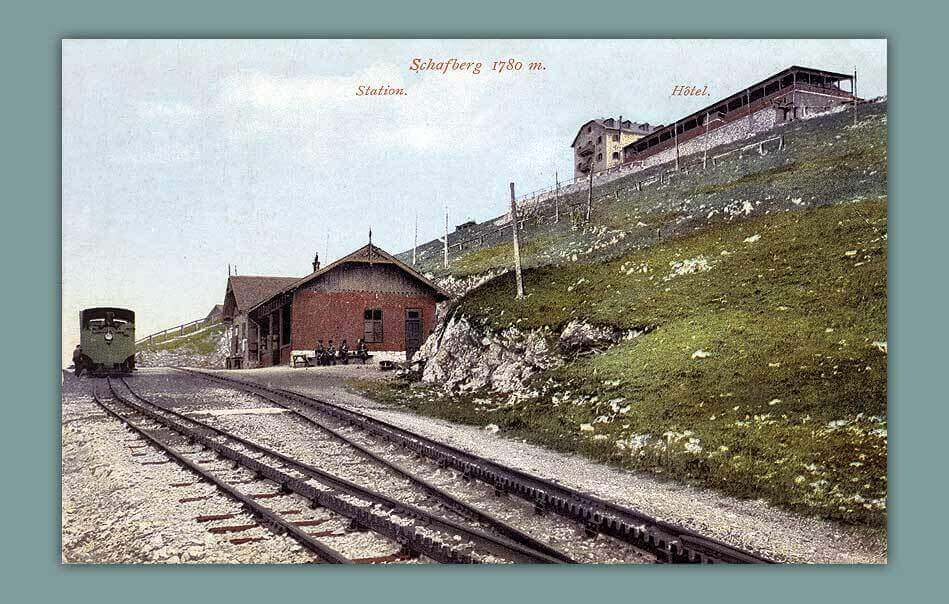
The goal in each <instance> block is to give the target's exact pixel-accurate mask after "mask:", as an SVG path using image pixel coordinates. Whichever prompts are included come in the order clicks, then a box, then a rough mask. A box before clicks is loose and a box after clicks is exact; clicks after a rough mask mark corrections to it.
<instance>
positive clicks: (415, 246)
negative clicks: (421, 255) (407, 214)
mask: <svg viewBox="0 0 949 604" xmlns="http://www.w3.org/2000/svg"><path fill="white" fill-rule="evenodd" d="M417 256H418V212H416V213H415V243H414V244H413V245H412V266H415V261H416V259H417Z"/></svg>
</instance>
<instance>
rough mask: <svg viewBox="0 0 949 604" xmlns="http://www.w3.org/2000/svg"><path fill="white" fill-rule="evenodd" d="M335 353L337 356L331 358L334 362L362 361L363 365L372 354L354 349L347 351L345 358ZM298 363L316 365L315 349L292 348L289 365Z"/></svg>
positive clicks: (306, 365) (297, 364)
mask: <svg viewBox="0 0 949 604" xmlns="http://www.w3.org/2000/svg"><path fill="white" fill-rule="evenodd" d="M336 355H337V356H336V357H334V359H333V362H334V364H337V363H343V364H348V363H349V361H362V363H363V365H365V364H366V363H368V362H369V359H371V358H372V354H368V353H367V354H363V355H360V354H359V352H357V351H355V350H350V351H347V353H346V358H345V360H344V359H341V358H340V357H339V352H338V351H337V353H336ZM300 363H302V364H303V366H304V367H318V366H319V365H318V364H317V363H318V361H317V358H316V351H313V350H292V351H291V352H290V367H299V366H300Z"/></svg>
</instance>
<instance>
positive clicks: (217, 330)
mask: <svg viewBox="0 0 949 604" xmlns="http://www.w3.org/2000/svg"><path fill="white" fill-rule="evenodd" d="M223 334H224V325H223V324H221V323H217V324H215V325H212V326H211V327H210V328H205V329H203V330H201V331H199V332H197V333H193V334H190V335H184V336H180V337H177V338H167V339H164V340H162V341H159V342H154V343H152V344H149V343H148V342H143V343H142V344H140V345H139V347H138V349H139V350H151V351H159V350H181V349H184V350H188V351H190V352H193V353H195V354H205V355H207V354H211V353H213V352H214V351H216V350H217V348H218V345H219V344H220V341H221V336H222V335H223Z"/></svg>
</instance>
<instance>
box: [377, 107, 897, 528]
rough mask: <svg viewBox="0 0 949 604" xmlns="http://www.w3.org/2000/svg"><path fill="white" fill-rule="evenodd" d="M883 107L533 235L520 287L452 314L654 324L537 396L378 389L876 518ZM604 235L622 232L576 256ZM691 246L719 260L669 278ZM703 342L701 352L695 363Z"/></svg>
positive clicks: (606, 452) (468, 269) (486, 260)
mask: <svg viewBox="0 0 949 604" xmlns="http://www.w3.org/2000/svg"><path fill="white" fill-rule="evenodd" d="M874 110H875V111H876V113H875V114H873V113H871V112H870V111H868V112H867V113H869V115H867V116H866V117H865V120H866V121H865V122H863V123H862V124H861V127H860V128H857V129H853V128H848V127H847V121H846V120H847V119H848V116H832V117H831V118H828V121H829V122H831V123H830V126H833V128H836V130H834V129H831V130H828V131H824V132H821V133H818V134H820V135H819V136H817V134H815V132H816V131H815V128H816V126H815V124H814V123H809V124H802V125H798V126H795V128H797V130H796V131H795V132H788V133H787V136H788V140H796V145H792V147H791V149H792V150H791V151H789V154H788V156H787V157H782V158H764V159H763V160H761V164H760V165H759V166H757V168H756V170H751V171H745V172H743V173H736V172H730V171H729V170H724V169H723V170H720V171H719V172H717V173H715V174H707V175H704V176H702V177H700V178H696V179H695V180H694V181H693V182H691V183H690V182H684V183H682V184H680V185H679V186H678V187H670V188H668V189H666V190H657V191H655V192H651V193H649V194H648V195H638V196H637V195H628V196H624V194H623V193H622V192H621V191H619V192H618V193H617V194H616V195H615V196H614V199H613V200H612V201H604V202H603V203H601V206H600V209H599V210H598V212H597V213H596V214H595V215H594V222H595V223H596V224H595V228H593V229H589V228H588V229H580V230H572V231H567V230H565V229H569V228H570V227H569V225H551V226H549V227H547V230H546V231H543V230H541V231H539V232H537V233H535V234H534V235H533V238H531V239H528V242H527V244H526V246H525V247H526V251H527V253H526V254H525V255H526V256H527V258H528V266H532V267H531V268H528V270H526V271H525V275H524V277H525V289H526V291H527V292H528V297H527V298H526V299H525V300H523V301H517V300H515V299H514V298H513V296H512V292H513V291H514V284H513V276H512V275H510V274H507V275H504V276H501V277H499V278H497V279H495V280H493V281H490V282H488V283H486V284H485V285H483V286H481V287H480V288H478V289H476V290H474V291H472V292H470V293H469V294H468V295H467V296H465V297H464V298H463V299H462V300H461V301H460V306H459V309H458V312H460V313H464V314H467V315H469V316H470V317H472V318H473V319H474V320H475V321H481V322H483V323H485V324H487V325H490V326H491V327H495V328H504V327H507V326H508V325H517V326H518V327H520V328H522V329H531V328H538V327H542V326H550V327H551V328H553V329H554V330H555V331H556V330H559V329H560V328H562V327H563V326H564V325H565V324H566V323H568V322H569V321H571V320H574V319H582V320H586V321H588V322H590V323H595V324H602V325H611V326H615V327H618V328H623V329H630V328H643V327H648V328H650V329H651V330H652V331H650V332H649V333H647V334H646V335H643V336H640V337H638V338H636V339H634V340H631V341H627V342H624V343H622V344H620V345H618V346H616V347H613V348H611V349H609V350H608V351H606V352H604V353H602V354H599V355H595V356H586V357H580V358H577V359H574V360H573V361H572V362H569V363H568V364H567V365H566V366H564V367H562V368H560V369H557V370H553V371H549V372H546V373H544V374H542V375H539V376H537V378H536V379H535V381H534V387H535V393H534V394H535V396H532V397H528V398H526V399H520V400H516V401H514V400H508V398H507V397H499V396H497V395H492V394H488V393H476V394H472V395H447V394H445V393H442V392H439V391H438V390H436V389H433V388H429V389H424V388H418V387H417V386H416V387H414V388H409V387H408V385H406V384H398V383H395V384H391V385H388V386H382V387H380V386H367V388H370V389H372V391H373V392H372V393H373V394H374V395H375V396H378V397H380V398H384V399H387V400H389V401H391V402H395V403H398V404H402V405H406V406H408V407H410V408H412V409H415V410H417V411H419V412H422V413H426V414H431V415H437V416H441V417H445V418H448V419H452V420H456V421H462V422H469V423H473V424H479V425H484V424H487V423H494V424H498V425H499V426H501V427H502V430H504V432H505V433H507V434H509V435H512V436H516V437H520V438H527V439H530V440H532V441H534V442H539V443H541V444H545V445H547V446H550V447H553V448H557V449H561V450H565V451H579V452H582V453H584V454H587V455H589V456H591V457H593V458H595V459H600V460H604V461H609V462H611V463H616V464H619V465H622V466H626V467H635V468H645V469H649V470H652V471H655V472H658V473H664V474H667V475H670V476H673V477H675V478H679V479H687V480H692V481H696V482H699V483H701V484H704V485H708V486H712V487H715V488H718V489H721V490H722V491H724V492H726V493H729V494H733V495H737V496H742V497H764V498H767V499H769V500H770V501H772V502H774V503H777V504H780V505H783V506H785V507H788V508H791V509H795V510H799V511H803V512H807V513H815V514H819V515H823V516H827V517H832V518H839V519H843V520H846V521H849V522H855V523H861V524H868V525H881V524H883V523H884V522H885V518H886V506H885V497H886V489H887V483H886V451H887V440H886V438H887V437H886V389H887V385H886V370H887V358H886V355H885V354H884V353H883V352H882V351H881V350H880V346H879V345H877V344H875V343H876V342H885V341H886V339H887V333H886V282H887V260H886V259H887V240H886V227H887V211H886V203H887V200H886V193H885V192H886V170H887V156H886V126H885V123H886V117H885V106H884V107H877V108H875V109H874ZM835 120H836V122H840V123H835ZM835 124H836V125H835ZM830 126H828V124H824V127H830ZM794 137H797V138H796V139H795V138H794ZM795 149H796V150H795ZM762 199H763V200H766V201H765V205H764V206H762V208H765V207H770V210H769V211H770V212H771V213H765V212H761V211H758V212H756V213H757V214H759V216H757V217H752V218H750V219H747V220H736V221H723V220H721V216H720V215H719V216H716V217H713V218H712V219H711V220H706V219H705V214H704V212H706V211H708V209H709V208H716V207H718V208H720V207H722V206H723V205H724V204H727V203H733V202H736V201H739V202H740V201H743V200H752V201H753V200H762ZM793 199H803V200H805V204H804V205H807V204H809V205H810V206H811V207H810V208H807V209H799V208H798V206H796V205H793V204H791V202H790V201H788V200H793ZM767 200H773V201H771V202H769V201H767ZM774 201H777V202H779V203H774ZM827 204H836V205H827ZM703 205H704V206H706V207H705V208H702V207H701V206H703ZM790 208H793V209H796V211H793V212H786V211H784V210H787V209H790ZM761 214H763V215H761ZM696 216H700V218H701V220H699V219H696V218H695V217H696ZM670 221H674V222H675V223H676V224H679V225H680V228H679V229H678V230H675V229H673V233H675V234H676V237H675V238H672V239H668V240H666V239H665V238H664V240H663V242H662V243H659V244H656V243H655V242H653V244H652V245H651V246H649V247H645V248H644V247H642V245H641V242H637V241H636V227H635V226H634V225H636V224H638V223H640V222H644V223H647V227H645V228H643V229H642V230H643V231H647V232H648V231H653V232H654V230H655V227H654V225H655V224H657V223H662V224H667V223H669V222H670ZM557 229H560V230H561V231H563V232H562V233H558V231H557ZM597 229H599V233H600V235H601V234H602V232H603V230H613V231H612V232H614V233H615V232H616V231H615V229H621V230H624V231H625V232H627V233H628V235H629V236H628V237H626V238H621V239H620V241H619V242H618V243H616V244H614V245H612V246H608V247H606V248H604V249H603V250H602V251H601V252H599V253H598V252H597V251H595V250H594V251H593V253H587V254H586V255H584V254H583V251H585V250H589V249H590V248H591V247H592V241H593V237H596V236H600V235H598V234H597V233H596V230H597ZM755 236H757V238H755ZM749 238H753V239H754V241H753V242H746V241H745V240H746V239H749ZM613 239H616V238H615V236H614V237H613ZM565 240H566V241H567V243H566V244H564V241H565ZM611 240H612V239H611ZM552 242H557V245H559V246H560V249H559V250H557V252H556V254H551V253H550V250H549V248H550V244H551V243H552ZM509 251H510V250H509V249H508V247H506V246H503V245H500V246H495V247H494V248H488V249H485V250H480V251H477V252H473V253H470V254H468V255H466V256H464V257H462V258H461V259H460V260H459V261H456V262H455V263H454V266H453V268H452V272H454V273H456V274H470V273H476V272H480V271H483V270H486V269H489V268H493V267H496V266H502V265H503V264H504V262H506V261H509V256H508V254H509ZM577 251H579V252H580V258H579V259H580V261H579V262H571V261H570V259H571V256H572V254H574V253H577ZM558 256H559V258H558ZM506 259H507V260H506ZM696 259H698V260H699V264H701V263H702V262H704V263H705V265H707V266H708V267H709V268H708V270H699V271H698V272H694V273H686V274H680V275H673V272H674V269H675V266H676V263H681V262H683V261H685V260H696ZM552 261H553V262H557V264H556V265H552V264H550V263H551V262H552ZM699 350H702V351H705V352H707V353H708V354H709V356H707V357H706V358H698V357H695V358H694V357H693V354H694V353H696V351H699ZM585 424H586V426H585ZM590 428H592V430H590Z"/></svg>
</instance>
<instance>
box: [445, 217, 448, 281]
mask: <svg viewBox="0 0 949 604" xmlns="http://www.w3.org/2000/svg"><path fill="white" fill-rule="evenodd" d="M445 268H446V269H447V268H448V206H447V205H446V206H445Z"/></svg>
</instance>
